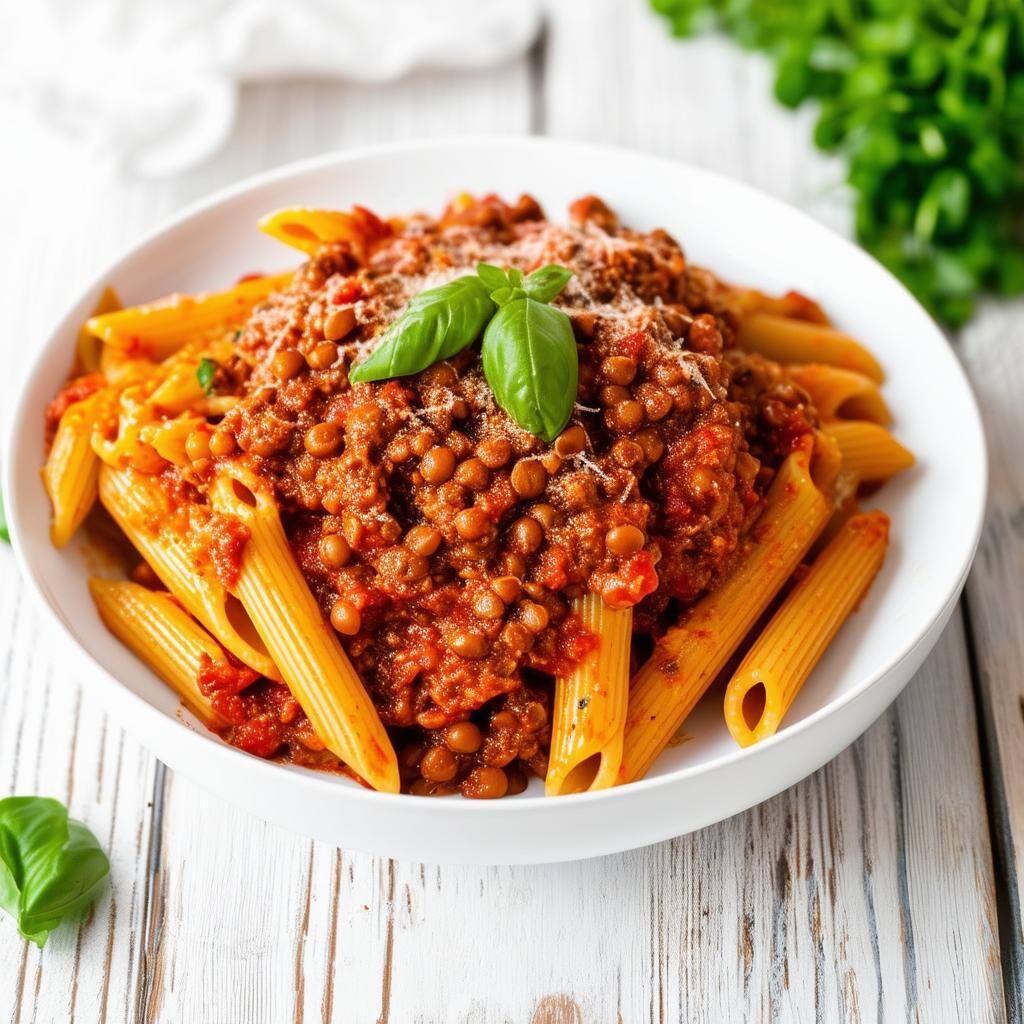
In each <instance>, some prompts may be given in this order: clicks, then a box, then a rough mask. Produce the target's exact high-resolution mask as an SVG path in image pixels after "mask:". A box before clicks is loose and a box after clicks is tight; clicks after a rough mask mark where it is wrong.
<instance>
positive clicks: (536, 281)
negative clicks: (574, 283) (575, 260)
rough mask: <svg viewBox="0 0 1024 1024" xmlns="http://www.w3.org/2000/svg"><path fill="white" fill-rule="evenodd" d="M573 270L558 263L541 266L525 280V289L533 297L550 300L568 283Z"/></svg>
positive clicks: (545, 300)
mask: <svg viewBox="0 0 1024 1024" xmlns="http://www.w3.org/2000/svg"><path fill="white" fill-rule="evenodd" d="M570 277H572V271H571V270H568V269H567V268H565V267H560V266H558V264H557V263H549V264H548V265H547V266H546V267H540V268H538V269H537V270H535V271H534V272H533V273H532V274H530V275H528V276H527V278H526V280H525V281H523V290H524V291H525V292H526V294H527V295H529V296H530V298H531V299H536V300H537V301H538V302H550V301H551V300H552V299H553V298H554V297H555V296H556V295H557V294H558V293H559V292H560V291H561V290H562V289H563V288H564V287H565V286H566V284H567V283H568V281H569V278H570Z"/></svg>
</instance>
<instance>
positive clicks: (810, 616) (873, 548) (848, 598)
mask: <svg viewBox="0 0 1024 1024" xmlns="http://www.w3.org/2000/svg"><path fill="white" fill-rule="evenodd" d="M888 538H889V517H888V516H886V515H885V514H884V513H882V512H878V511H875V512H868V513H864V514H860V515H854V516H852V517H851V518H850V519H848V520H847V521H846V522H845V523H844V524H843V526H842V527H841V528H840V529H839V532H838V533H837V534H836V536H835V537H834V538H833V539H832V540H831V541H830V543H829V544H828V545H827V547H826V548H825V549H824V551H822V553H821V554H820V555H819V556H818V557H817V558H816V559H815V560H814V563H813V564H812V565H811V567H810V569H809V570H808V572H807V575H806V576H805V577H804V578H803V579H802V580H801V581H800V582H799V583H798V584H797V585H796V586H795V587H794V588H793V590H792V592H791V593H790V594H789V595H787V597H786V599H785V600H784V601H783V602H782V604H781V605H780V607H779V610H778V611H777V612H776V613H775V615H774V616H773V617H772V619H771V621H770V622H769V623H768V625H767V626H766V627H765V630H764V632H763V633H762V634H761V635H760V636H759V637H758V638H757V640H756V641H755V642H754V645H753V646H752V647H751V648H750V650H749V651H748V653H747V655H746V657H745V658H744V659H743V661H742V663H741V664H740V667H739V668H738V669H737V670H736V673H735V675H733V677H732V679H731V680H730V681H729V685H728V687H727V689H726V691H725V721H726V724H727V725H728V726H729V732H731V733H732V736H733V739H735V740H736V742H737V743H738V744H739V745H740V746H741V747H748V746H750V745H751V744H752V743H757V742H758V740H762V739H764V738H765V737H766V736H772V735H774V733H775V732H776V731H777V730H778V728H779V724H780V723H781V721H782V718H783V716H784V715H785V714H786V712H787V711H788V710H789V707H790V705H791V704H792V703H793V699H794V698H795V697H796V695H797V694H798V693H799V692H800V687H801V686H803V684H804V682H805V681H806V680H807V677H808V676H809V675H810V674H811V671H812V670H813V669H814V666H815V665H817V663H818V661H819V660H820V659H821V656H822V655H823V654H824V653H825V649H826V648H827V647H828V645H829V644H830V643H831V642H832V639H833V637H834V636H835V635H836V633H837V632H838V631H839V628H840V627H841V626H842V624H843V623H844V622H845V621H846V620H847V619H848V618H849V616H850V614H851V613H852V612H853V611H854V609H855V608H856V607H857V605H858V604H859V603H860V601H861V600H862V599H863V597H864V595H865V593H866V592H867V590H868V587H870V585H871V581H872V580H873V579H874V578H875V576H876V575H877V573H878V570H879V569H880V568H881V567H882V561H883V559H884V558H885V550H886V545H887V543H888Z"/></svg>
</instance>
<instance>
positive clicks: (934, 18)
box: [651, 0, 1024, 327]
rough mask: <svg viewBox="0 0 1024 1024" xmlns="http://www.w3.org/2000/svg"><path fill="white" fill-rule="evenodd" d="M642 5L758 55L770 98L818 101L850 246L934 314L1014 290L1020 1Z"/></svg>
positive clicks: (1022, 44) (1018, 267) (958, 313)
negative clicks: (834, 155) (850, 213)
mask: <svg viewBox="0 0 1024 1024" xmlns="http://www.w3.org/2000/svg"><path fill="white" fill-rule="evenodd" d="M651 2H652V4H653V6H654V8H655V10H657V11H660V12H661V13H662V14H664V15H665V16H666V17H668V18H669V19H670V21H671V23H672V27H673V30H674V32H675V33H676V34H678V35H689V34H691V33H693V32H695V31H698V30H699V29H701V28H702V27H704V26H705V25H709V24H717V25H718V26H719V27H721V28H722V29H724V30H725V31H726V32H728V33H729V34H731V35H732V36H733V37H735V38H736V39H737V40H738V41H739V42H740V43H741V44H742V45H744V46H747V47H749V48H752V49H758V50H762V51H764V52H766V53H768V54H769V55H770V56H771V57H772V59H773V61H774V63H775V95H776V97H777V99H778V100H779V101H780V102H781V103H784V104H785V105H787V106H791V107H796V106H798V105H800V104H801V103H803V102H805V101H807V100H815V101H817V102H818V103H819V114H818V120H817V124H816V126H815V129H814V141H815V143H816V144H817V146H818V147H819V148H821V149H824V150H827V151H835V152H838V153H840V154H842V155H843V156H845V158H846V161H847V166H848V171H847V180H848V182H849V184H850V186H851V187H852V190H853V194H854V209H855V225H856V234H857V238H858V240H859V241H860V243H861V244H862V245H863V246H864V247H865V248H866V249H867V250H868V251H869V252H871V253H872V254H873V255H874V256H875V257H877V258H878V259H879V260H880V261H881V262H882V263H884V264H885V265H886V266H887V267H889V269H890V270H892V271H893V273H895V274H896V275H897V277H899V278H900V279H901V280H903V282H904V283H905V284H906V285H907V286H908V287H909V288H910V289H911V291H913V292H914V294H915V295H917V297H918V298H919V299H920V300H921V302H922V303H923V304H924V305H925V306H927V307H928V309H929V310H931V312H932V313H934V314H935V315H936V316H937V317H939V318H940V319H941V320H943V321H945V322H946V323H947V324H949V325H950V326H954V327H955V326H959V325H960V324H962V323H963V322H964V321H965V320H967V318H968V317H969V316H970V315H971V312H972V309H973V306H974V303H975V300H976V299H977V297H978V296H979V294H981V293H982V292H984V291H995V292H997V293H1000V294H1003V295H1013V294H1018V293H1021V292H1024V6H1022V5H1021V3H1020V0H981V2H972V0H914V2H908V3H893V2H891V0H853V2H850V3H846V2H839V0H773V2H772V3H765V2H763V0H651Z"/></svg>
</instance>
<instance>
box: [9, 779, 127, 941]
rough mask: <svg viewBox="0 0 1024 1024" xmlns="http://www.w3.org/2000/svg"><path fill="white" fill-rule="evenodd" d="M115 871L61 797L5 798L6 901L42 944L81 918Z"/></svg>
mask: <svg viewBox="0 0 1024 1024" xmlns="http://www.w3.org/2000/svg"><path fill="white" fill-rule="evenodd" d="M109 871H110V862H109V861H108V860H107V855H106V854H105V853H104V852H103V850H102V849H100V845H99V843H98V842H97V841H96V838H95V836H93V834H92V833H91V832H90V831H89V830H88V829H87V828H86V827H85V826H84V825H83V824H81V823H80V822H77V821H74V820H72V819H70V818H68V812H67V808H65V807H64V806H63V805H62V804H60V803H58V802H57V801H56V800H50V799H48V798H46V797H37V796H10V797H7V798H6V799H4V800H0V907H2V908H3V909H4V910H6V911H7V913H8V914H10V915H11V916H12V917H13V918H14V919H15V921H16V922H17V924H18V930H19V931H20V932H21V934H22V935H23V936H24V937H25V938H26V939H29V940H30V941H31V942H34V943H35V944H36V945H37V946H39V947H42V946H43V944H44V943H45V942H46V938H47V936H48V935H49V934H50V932H51V931H52V930H53V929H54V928H56V927H57V925H58V924H60V922H61V921H62V920H63V919H64V918H81V917H83V916H84V915H85V912H86V911H87V910H88V909H89V907H90V906H91V905H92V903H93V901H94V900H95V899H96V897H97V896H98V895H99V893H100V890H101V889H102V886H103V880H104V879H105V878H106V876H107V874H108V873H109Z"/></svg>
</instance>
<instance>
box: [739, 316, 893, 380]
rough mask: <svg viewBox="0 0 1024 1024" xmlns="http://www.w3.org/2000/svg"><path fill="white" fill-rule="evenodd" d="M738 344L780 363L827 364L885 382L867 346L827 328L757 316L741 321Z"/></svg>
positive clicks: (785, 319)
mask: <svg viewBox="0 0 1024 1024" xmlns="http://www.w3.org/2000/svg"><path fill="white" fill-rule="evenodd" d="M738 344H739V347H740V348H742V349H746V350H747V351H749V352H759V353H760V354H761V355H763V356H766V357H767V358H768V359H774V360H776V361H777V362H780V363H826V364H828V365H829V366H839V367H842V368H844V369H847V370H856V371H857V372H859V373H862V374H864V375H865V376H866V377H869V378H870V379H871V380H873V381H877V382H878V383H881V382H882V381H883V380H884V379H885V374H883V373H882V367H881V366H880V365H879V364H878V360H877V359H875V357H874V356H873V355H872V354H871V353H870V352H869V351H868V350H867V349H866V348H864V346H863V345H861V344H860V343H859V342H857V341H854V339H853V338H851V337H850V336H849V335H848V334H843V332H842V331H837V330H836V329H835V328H834V327H827V326H825V325H823V324H814V323H809V322H808V321H806V320H792V319H790V318H789V317H783V316H773V315H772V314H770V313H755V314H754V315H753V316H748V317H744V318H743V320H741V321H740V329H739V339H738Z"/></svg>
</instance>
